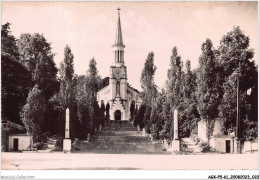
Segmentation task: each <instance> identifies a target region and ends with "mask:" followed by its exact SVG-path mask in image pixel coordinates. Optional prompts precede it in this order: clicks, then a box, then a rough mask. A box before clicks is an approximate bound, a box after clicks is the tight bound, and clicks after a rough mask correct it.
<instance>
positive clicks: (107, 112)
mask: <svg viewBox="0 0 260 180" xmlns="http://www.w3.org/2000/svg"><path fill="white" fill-rule="evenodd" d="M109 109H110V104H109V102H107V104H106V119H107V120H109Z"/></svg>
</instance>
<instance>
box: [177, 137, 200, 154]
mask: <svg viewBox="0 0 260 180" xmlns="http://www.w3.org/2000/svg"><path fill="white" fill-rule="evenodd" d="M182 141H183V142H184V143H185V144H186V145H187V150H186V151H188V152H190V153H200V152H201V148H200V147H199V145H197V144H196V142H195V141H194V140H193V139H192V138H182Z"/></svg>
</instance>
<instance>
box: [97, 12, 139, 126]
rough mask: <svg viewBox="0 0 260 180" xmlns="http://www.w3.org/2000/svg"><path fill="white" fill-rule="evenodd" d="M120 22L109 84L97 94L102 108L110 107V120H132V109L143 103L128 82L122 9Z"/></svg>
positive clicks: (136, 91)
mask: <svg viewBox="0 0 260 180" xmlns="http://www.w3.org/2000/svg"><path fill="white" fill-rule="evenodd" d="M117 10H118V20H117V29H116V39H115V44H113V45H112V48H113V52H114V62H113V63H112V65H111V66H110V74H109V84H108V85H107V86H106V87H104V88H102V89H100V90H99V91H98V92H97V101H98V104H99V105H100V106H101V103H104V104H105V105H107V107H109V115H108V117H109V119H110V120H123V121H125V120H130V118H131V117H130V107H131V104H132V103H133V104H134V107H135V108H137V109H138V107H139V106H140V103H141V98H140V96H139V91H138V90H136V89H135V88H133V87H131V86H130V85H129V84H128V82H127V69H126V66H125V59H124V49H125V45H124V44H123V36H122V30H121V22H120V12H119V11H120V9H119V8H118V9H117Z"/></svg>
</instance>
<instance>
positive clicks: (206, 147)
mask: <svg viewBox="0 0 260 180" xmlns="http://www.w3.org/2000/svg"><path fill="white" fill-rule="evenodd" d="M199 146H200V147H201V152H210V145H209V143H204V142H202V143H200V144H199Z"/></svg>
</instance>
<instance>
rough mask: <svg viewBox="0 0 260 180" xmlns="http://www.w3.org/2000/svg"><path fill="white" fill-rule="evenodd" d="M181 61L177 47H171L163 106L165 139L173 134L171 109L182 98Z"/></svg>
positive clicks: (176, 106) (174, 107)
mask: <svg viewBox="0 0 260 180" xmlns="http://www.w3.org/2000/svg"><path fill="white" fill-rule="evenodd" d="M182 66H183V62H182V60H181V57H180V56H179V55H178V51H177V47H174V48H173V49H172V55H171V59H170V68H169V69H168V72H167V80H166V97H167V98H166V100H165V105H164V106H165V107H164V108H163V113H162V114H163V119H164V129H163V134H164V137H165V138H166V139H172V135H173V130H174V129H173V128H174V127H173V122H174V121H173V115H172V114H173V109H176V108H178V106H179V104H180V103H181V102H182V99H183V72H182Z"/></svg>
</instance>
